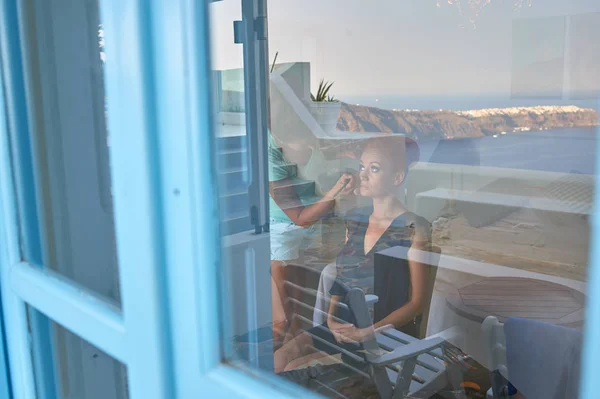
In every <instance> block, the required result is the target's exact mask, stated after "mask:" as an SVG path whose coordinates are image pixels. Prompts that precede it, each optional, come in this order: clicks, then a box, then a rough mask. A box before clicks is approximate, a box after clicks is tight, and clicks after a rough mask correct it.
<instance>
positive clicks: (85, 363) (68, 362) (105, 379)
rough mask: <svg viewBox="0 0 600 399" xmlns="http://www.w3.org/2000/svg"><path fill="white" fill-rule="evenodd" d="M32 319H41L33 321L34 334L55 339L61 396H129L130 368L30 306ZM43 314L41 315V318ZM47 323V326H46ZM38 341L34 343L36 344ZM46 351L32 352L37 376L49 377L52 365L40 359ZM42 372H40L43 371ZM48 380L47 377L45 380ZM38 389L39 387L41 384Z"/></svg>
mask: <svg viewBox="0 0 600 399" xmlns="http://www.w3.org/2000/svg"><path fill="white" fill-rule="evenodd" d="M28 312H29V316H30V320H42V321H41V323H40V322H38V323H37V324H36V323H34V324H32V334H33V335H34V336H38V337H40V336H41V337H43V338H42V339H48V340H49V342H51V343H52V353H51V354H50V355H51V356H52V357H53V360H50V361H53V363H54V367H55V369H56V381H55V384H56V385H55V389H56V392H57V393H58V397H59V398H81V399H105V398H106V399H126V398H128V397H129V395H128V392H127V368H126V366H125V365H124V364H123V363H121V362H119V361H118V360H116V359H114V358H112V357H111V356H109V355H107V354H106V353H104V352H102V351H101V350H99V349H98V348H96V347H94V346H93V345H91V344H90V343H89V342H87V341H85V340H83V339H81V338H80V337H78V336H76V335H74V334H73V333H71V332H70V331H68V330H66V329H65V328H64V327H62V326H61V325H59V324H57V323H55V322H53V321H49V320H48V319H47V318H45V317H44V316H43V315H41V314H40V313H38V312H37V311H36V310H35V309H34V308H31V307H28ZM40 318H41V319H40ZM44 327H46V328H44ZM34 345H35V344H34ZM45 349H47V348H44V350H45ZM42 353H43V351H39V350H36V351H34V352H33V356H34V359H33V360H34V364H35V365H36V370H35V373H36V379H37V380H38V381H40V380H41V378H42V377H41V375H45V376H46V377H48V373H49V372H50V370H51V369H50V367H48V366H49V365H47V364H46V365H44V363H43V362H44V361H43V360H42V359H41V355H42ZM40 373H41V375H40ZM45 383H46V384H48V381H45ZM37 389H38V391H39V390H40V387H39V386H38V388H37Z"/></svg>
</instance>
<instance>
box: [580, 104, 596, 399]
mask: <svg viewBox="0 0 600 399" xmlns="http://www.w3.org/2000/svg"><path fill="white" fill-rule="evenodd" d="M599 106H600V102H599ZM598 132H599V133H600V129H598ZM596 145H597V146H598V149H597V150H600V142H597V144H596ZM596 153H597V154H600V152H598V151H597V152H596ZM598 165H600V159H596V169H598ZM595 183H596V184H595V185H594V190H595V195H594V214H593V216H592V219H591V225H592V237H591V243H592V245H591V249H590V251H591V253H590V261H589V267H588V288H587V294H588V297H587V303H586V309H585V328H584V335H583V338H584V345H583V351H582V373H581V376H582V377H581V388H580V390H579V396H580V398H582V399H588V398H589V399H595V398H597V397H599V396H600V394H599V392H600V387H599V386H598V370H599V369H600V365H599V360H600V191H599V190H600V173H598V170H596V176H595Z"/></svg>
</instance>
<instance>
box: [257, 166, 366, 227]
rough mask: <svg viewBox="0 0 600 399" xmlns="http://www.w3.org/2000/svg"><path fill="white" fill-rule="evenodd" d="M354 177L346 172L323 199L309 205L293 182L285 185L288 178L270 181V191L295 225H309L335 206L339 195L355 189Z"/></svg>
mask: <svg viewBox="0 0 600 399" xmlns="http://www.w3.org/2000/svg"><path fill="white" fill-rule="evenodd" d="M354 179H355V178H354V176H353V175H351V174H349V173H344V174H343V175H342V176H341V177H340V179H339V180H338V182H337V183H336V184H335V185H334V186H333V188H332V189H331V190H329V191H328V192H327V193H326V194H325V195H324V196H323V198H322V199H320V200H319V201H317V202H315V203H314V204H311V205H308V206H304V205H303V204H302V201H301V200H300V197H299V196H298V193H297V192H296V189H295V188H294V186H293V185H292V184H289V185H285V182H286V181H287V180H288V179H284V180H280V181H279V182H270V183H269V193H270V194H271V197H272V198H273V200H274V201H275V203H276V204H277V206H279V207H280V208H281V209H282V210H283V212H284V213H285V214H286V215H287V217H289V218H290V219H291V221H292V222H293V223H294V224H295V225H297V226H301V227H309V226H310V225H312V224H313V223H315V222H317V221H318V220H319V219H321V218H322V217H323V216H325V215H326V214H327V212H329V211H330V210H331V208H333V206H334V204H335V199H336V198H337V196H339V195H348V194H350V193H351V192H352V190H353V189H354ZM282 182H283V184H282ZM289 182H290V183H292V180H291V179H289Z"/></svg>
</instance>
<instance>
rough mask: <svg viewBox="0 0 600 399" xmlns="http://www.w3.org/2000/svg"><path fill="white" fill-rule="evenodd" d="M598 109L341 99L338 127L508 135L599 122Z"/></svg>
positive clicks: (448, 135)
mask: <svg viewBox="0 0 600 399" xmlns="http://www.w3.org/2000/svg"><path fill="white" fill-rule="evenodd" d="M598 124H599V121H598V113H597V112H596V111H595V110H593V109H590V108H581V107H577V106H572V105H568V106H536V107H510V108H489V109H480V110H473V111H450V110H439V111H420V110H411V109H408V110H385V109H381V108H376V107H369V106H362V105H351V104H347V103H342V109H341V112H340V116H339V119H338V126H337V127H338V129H339V130H344V131H352V132H386V133H406V134H407V135H408V136H410V137H412V138H415V139H417V140H421V139H456V138H472V137H487V136H494V135H505V134H510V133H515V132H526V131H540V130H550V129H559V128H577V127H582V128H583V127H588V128H589V127H595V126H598Z"/></svg>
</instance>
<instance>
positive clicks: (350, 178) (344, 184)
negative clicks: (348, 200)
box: [325, 173, 356, 199]
mask: <svg viewBox="0 0 600 399" xmlns="http://www.w3.org/2000/svg"><path fill="white" fill-rule="evenodd" d="M355 182H356V177H355V176H354V175H352V174H350V173H344V174H343V175H342V177H340V178H339V180H338V181H337V183H335V185H334V186H333V188H332V189H331V190H329V191H328V192H327V194H325V198H327V199H336V198H339V197H345V196H347V195H350V194H352V193H353V192H354V184H355Z"/></svg>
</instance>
